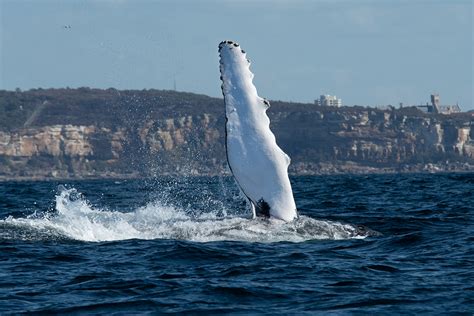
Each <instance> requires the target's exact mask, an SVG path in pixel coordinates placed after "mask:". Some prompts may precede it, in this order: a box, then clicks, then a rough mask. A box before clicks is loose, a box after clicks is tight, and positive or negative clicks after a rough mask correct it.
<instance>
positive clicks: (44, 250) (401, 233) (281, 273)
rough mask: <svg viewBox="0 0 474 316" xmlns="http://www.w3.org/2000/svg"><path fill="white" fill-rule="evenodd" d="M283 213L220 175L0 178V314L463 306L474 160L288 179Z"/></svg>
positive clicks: (444, 309)
mask: <svg viewBox="0 0 474 316" xmlns="http://www.w3.org/2000/svg"><path fill="white" fill-rule="evenodd" d="M291 180H292V185H293V190H294V194H295V199H296V203H297V206H298V210H299V215H300V216H299V218H298V219H297V220H296V221H295V222H292V223H283V222H280V221H278V220H266V219H250V218H249V210H248V206H247V205H246V203H245V200H244V199H243V198H242V196H241V195H240V194H239V192H238V189H237V188H236V186H235V184H234V182H233V180H232V179H231V178H225V177H224V178H223V177H189V178H179V179H178V178H159V179H153V180H119V181H117V180H94V181H69V182H64V181H63V182H48V181H44V182H3V183H0V314H6V313H13V314H16V313H25V312H29V313H32V314H36V313H77V314H82V313H84V314H89V313H94V314H111V313H118V314H130V313H134V314H156V313H193V314H209V313H230V314H233V313H235V314H250V313H251V314H271V315H275V314H304V313H307V314H313V313H318V312H319V313H322V314H326V313H328V314H329V313H336V314H353V313H355V314H364V315H365V314H369V313H374V314H377V315H380V314H418V313H424V314H447V313H459V314H466V315H472V313H473V311H474V174H439V175H436V174H404V175H367V176H351V175H340V176H311V177H294V178H292V179H291Z"/></svg>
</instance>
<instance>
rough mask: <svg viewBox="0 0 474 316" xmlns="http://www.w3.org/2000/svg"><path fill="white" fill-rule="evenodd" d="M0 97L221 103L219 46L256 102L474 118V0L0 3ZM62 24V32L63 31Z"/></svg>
mask: <svg viewBox="0 0 474 316" xmlns="http://www.w3.org/2000/svg"><path fill="white" fill-rule="evenodd" d="M0 11H1V14H0V17H1V20H0V45H1V46H0V89H8V90H12V89H15V88H16V87H19V88H21V89H29V88H38V87H42V88H49V87H55V88H58V87H66V86H69V87H80V86H89V87H97V88H108V87H115V88H118V89H144V88H147V89H148V88H156V89H172V88H173V85H174V81H175V80H176V85H177V89H178V90H179V91H190V92H196V93H203V94H207V95H211V96H220V82H219V70H218V63H219V61H218V53H217V45H218V43H219V42H220V41H221V40H223V39H232V40H235V41H238V42H239V43H240V44H241V46H242V48H243V49H245V50H246V51H247V52H248V56H249V57H250V59H251V60H252V70H253V72H254V73H255V79H254V82H255V84H256V85H257V89H258V90H259V94H260V95H261V96H263V97H266V98H268V99H281V100H292V101H301V102H312V101H313V100H314V99H315V98H318V96H319V95H320V94H335V95H337V96H338V97H341V98H342V99H343V102H344V104H347V105H353V104H360V105H379V104H380V105H386V104H393V105H398V103H399V102H403V103H404V104H405V105H411V104H418V103H421V102H423V103H424V102H427V101H428V100H429V95H430V93H432V92H438V93H439V94H440V96H441V101H442V104H455V103H456V102H459V104H460V106H461V107H462V108H463V109H464V110H468V109H473V108H474V105H473V90H474V89H473V79H472V77H473V42H474V38H473V15H474V13H473V12H474V11H473V1H472V0H464V1H461V0H449V1H448V0H439V1H437V0H431V1H420V0H407V1H397V0H390V1H389V0H387V1H383V0H374V1H362V0H361V1H358V0H346V1H337V0H331V1H329V0H326V1H323V0H321V1H310V0H308V1H290V0H280V1H270V0H268V1H218V0H215V1H211V0H207V1H191V0H189V1H184V0H182V1H179V0H176V1H158V0H157V1H151V0H148V1H140V0H133V1H132V0H128V1H127V0H96V1H91V0H76V1H72V0H71V1H67V0H56V1H42V0H30V1H22V0H0ZM65 25H70V26H71V27H70V28H64V26H65Z"/></svg>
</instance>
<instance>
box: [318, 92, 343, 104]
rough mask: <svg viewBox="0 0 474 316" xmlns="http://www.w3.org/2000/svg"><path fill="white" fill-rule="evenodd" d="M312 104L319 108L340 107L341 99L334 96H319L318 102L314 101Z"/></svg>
mask: <svg viewBox="0 0 474 316" xmlns="http://www.w3.org/2000/svg"><path fill="white" fill-rule="evenodd" d="M314 104H316V105H321V106H335V107H341V106H342V99H338V98H337V97H336V96H335V95H329V94H326V95H321V96H320V97H319V99H318V100H314Z"/></svg>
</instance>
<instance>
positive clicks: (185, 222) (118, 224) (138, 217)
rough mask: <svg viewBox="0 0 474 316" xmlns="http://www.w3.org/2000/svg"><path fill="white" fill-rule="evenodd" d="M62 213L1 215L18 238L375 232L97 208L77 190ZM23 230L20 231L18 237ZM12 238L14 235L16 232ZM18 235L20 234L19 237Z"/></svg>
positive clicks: (253, 237) (62, 202) (157, 208)
mask: <svg viewBox="0 0 474 316" xmlns="http://www.w3.org/2000/svg"><path fill="white" fill-rule="evenodd" d="M55 208H56V212H54V213H47V214H43V215H40V216H38V215H36V214H34V215H31V216H29V217H26V218H13V217H11V216H10V217H8V218H6V219H4V220H0V227H1V226H3V229H2V230H3V231H4V233H3V235H4V236H0V237H2V238H5V237H7V236H5V231H8V230H10V231H11V230H15V229H21V230H22V233H21V234H19V233H18V232H17V233H16V234H15V235H16V238H18V237H20V238H21V239H37V238H41V239H43V238H47V237H49V238H55V237H56V238H69V239H74V240H80V241H92V242H100V241H114V240H125V239H179V240H189V241H196V242H211V241H223V240H228V241H247V242H280V241H288V242H302V241H307V240H315V239H336V240H337V239H348V238H365V237H367V236H369V235H370V234H371V232H370V231H368V230H364V229H361V228H360V227H356V226H354V225H350V224H342V223H338V222H330V221H323V220H316V219H313V218H310V217H307V216H300V217H299V218H298V219H297V220H295V221H293V222H289V223H286V222H283V221H280V220H273V219H270V220H268V219H260V218H257V219H248V218H242V217H238V216H228V215H227V214H226V212H222V210H220V211H217V210H216V211H210V212H208V213H201V214H197V215H196V214H189V212H186V211H183V210H179V209H177V208H175V207H172V206H165V205H162V204H160V203H159V202H154V203H150V204H148V205H146V206H144V207H140V208H138V209H136V210H134V211H132V212H120V211H108V210H101V209H96V208H94V207H93V206H91V205H90V203H89V202H88V201H87V200H86V199H85V198H84V197H82V196H81V194H80V193H78V192H77V191H76V190H75V189H63V190H62V191H61V192H60V193H59V194H58V195H57V196H56V207H55ZM18 235H20V236H18ZM11 238H14V237H13V236H12V237H11ZM16 238H15V239H16Z"/></svg>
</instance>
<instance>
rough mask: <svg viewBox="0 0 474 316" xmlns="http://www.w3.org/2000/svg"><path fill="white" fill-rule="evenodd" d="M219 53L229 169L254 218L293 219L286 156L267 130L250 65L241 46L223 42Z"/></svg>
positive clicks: (264, 104) (265, 103) (262, 101)
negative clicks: (248, 201)
mask: <svg viewBox="0 0 474 316" xmlns="http://www.w3.org/2000/svg"><path fill="white" fill-rule="evenodd" d="M219 53H220V71H221V80H222V94H223V95H224V102H225V112H226V140H225V141H226V154H227V162H228V164H229V167H230V169H231V171H232V174H233V175H234V177H235V179H236V181H237V183H238V184H239V186H240V188H241V190H242V191H243V193H244V194H245V195H246V196H247V197H248V199H249V200H250V201H251V204H252V209H255V210H256V213H257V214H260V215H266V216H271V217H275V218H279V219H282V220H285V221H291V220H293V219H294V218H296V216H297V215H296V204H295V200H294V198H293V192H292V190H291V184H290V180H289V178H288V166H289V164H290V157H288V155H287V154H285V153H284V152H283V150H281V149H280V147H278V145H277V143H276V139H275V135H273V133H272V131H271V130H270V119H269V118H268V116H267V114H266V111H267V109H268V108H269V107H270V103H269V102H268V101H267V100H265V99H263V98H261V97H259V96H258V94H257V89H256V88H255V86H254V84H253V82H252V79H253V73H252V72H251V71H250V69H249V67H250V61H249V60H248V59H247V57H246V53H245V51H243V50H242V49H241V48H240V46H239V44H237V43H235V42H233V41H223V42H221V43H220V44H219Z"/></svg>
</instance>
